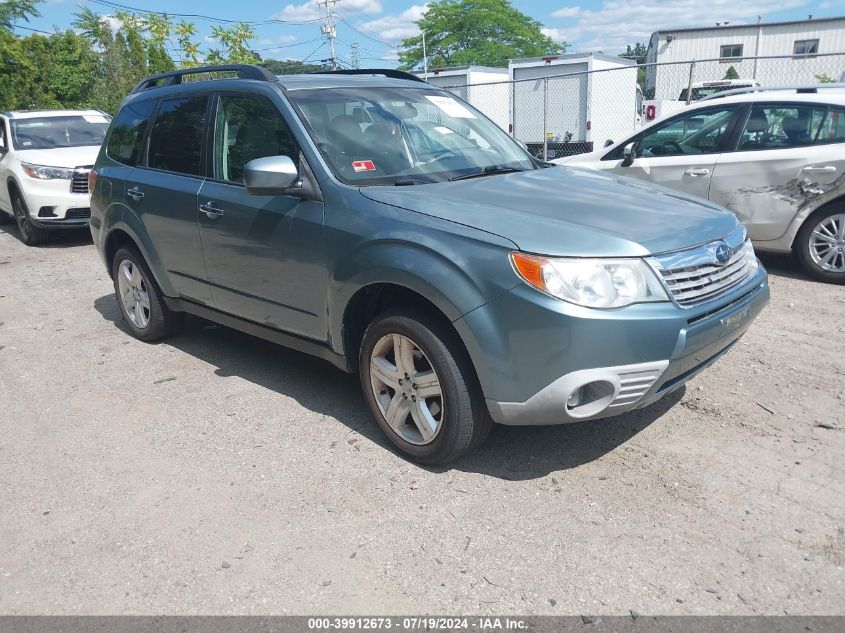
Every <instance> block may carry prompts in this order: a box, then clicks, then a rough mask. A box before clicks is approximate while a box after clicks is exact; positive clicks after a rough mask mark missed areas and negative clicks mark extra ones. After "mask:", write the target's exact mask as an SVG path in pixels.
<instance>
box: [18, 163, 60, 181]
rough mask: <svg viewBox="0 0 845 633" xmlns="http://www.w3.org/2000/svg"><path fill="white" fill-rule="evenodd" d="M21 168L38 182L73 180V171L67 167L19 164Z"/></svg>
mask: <svg viewBox="0 0 845 633" xmlns="http://www.w3.org/2000/svg"><path fill="white" fill-rule="evenodd" d="M21 167H23V170H24V171H25V172H26V175H27V176H29V177H30V178H38V179H39V180H70V179H71V178H73V169H68V168H67V167H47V166H46V165H30V164H29V163H21Z"/></svg>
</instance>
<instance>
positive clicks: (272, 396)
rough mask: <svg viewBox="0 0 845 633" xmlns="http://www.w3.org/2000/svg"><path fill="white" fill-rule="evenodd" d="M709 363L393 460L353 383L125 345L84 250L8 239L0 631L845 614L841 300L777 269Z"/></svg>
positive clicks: (260, 348) (203, 337) (104, 286)
mask: <svg viewBox="0 0 845 633" xmlns="http://www.w3.org/2000/svg"><path fill="white" fill-rule="evenodd" d="M764 263H765V264H766V265H767V267H768V268H769V270H770V273H771V277H770V280H771V288H772V302H771V305H770V306H769V307H768V308H767V309H766V310H765V311H764V313H763V314H762V315H761V317H760V318H759V319H758V321H757V322H756V323H755V324H754V325H753V326H752V328H751V330H750V331H749V333H748V334H747V335H746V336H745V338H744V339H743V340H742V341H741V342H740V343H739V344H738V345H737V346H736V347H735V348H734V349H733V350H732V351H731V352H730V353H729V354H728V355H727V356H726V357H725V358H723V359H722V360H721V361H720V362H719V363H718V364H717V365H716V366H715V367H713V368H711V369H710V370H708V371H707V372H705V373H704V374H703V375H701V376H699V377H698V378H696V379H695V380H693V381H692V382H691V383H689V385H688V386H687V388H686V391H685V392H681V393H679V394H676V395H675V396H674V397H672V398H671V399H669V400H668V401H664V402H659V403H657V404H655V405H653V406H652V407H650V408H647V409H645V410H643V411H640V412H636V413H634V414H630V415H624V416H621V417H619V418H615V419H611V420H605V421H598V422H592V423H584V424H575V425H570V426H561V427H547V428H503V427H500V428H497V429H496V430H495V431H494V433H493V435H492V437H491V438H490V440H489V441H488V442H487V444H486V445H485V446H484V447H483V448H482V449H481V450H478V451H477V452H476V453H474V454H473V455H472V456H470V457H468V458H466V459H464V460H463V461H460V462H458V463H456V464H453V465H452V466H451V467H449V468H442V469H423V468H419V467H417V466H414V465H412V464H410V463H408V462H406V461H404V460H402V459H401V458H399V457H398V456H397V455H395V454H394V453H393V452H391V450H389V448H388V447H387V443H386V441H385V440H384V439H382V437H381V436H380V433H379V430H378V428H377V426H376V424H375V423H374V422H373V421H371V419H370V418H369V415H368V413H367V411H366V409H365V405H364V402H363V399H362V396H361V395H360V394H359V389H358V384H357V381H356V378H355V377H352V376H347V375H345V374H343V373H341V372H340V371H338V370H336V369H334V368H332V367H331V366H330V365H329V364H327V363H325V362H322V361H319V360H315V359H312V358H310V357H307V356H304V355H302V354H299V353H296V352H293V351H289V350H286V349H284V348H281V347H276V346H274V345H271V344H269V343H265V342H263V341H260V340H258V339H254V338H251V337H249V336H246V335H243V334H240V333H238V332H235V331H232V330H229V329H226V328H222V327H217V326H214V325H211V324H209V323H207V322H205V321H201V320H198V319H191V320H189V322H188V326H187V328H186V330H185V332H184V333H183V334H181V335H179V336H177V337H175V338H173V339H171V340H168V341H167V342H164V343H160V344H155V345H149V344H144V343H141V342H139V341H136V340H135V339H133V338H131V337H130V336H129V335H128V334H127V333H126V331H125V328H124V327H123V325H122V323H121V321H120V318H119V312H118V308H117V304H116V303H115V299H114V297H113V294H112V287H111V282H110V280H109V279H108V277H107V276H106V273H105V271H104V269H103V267H102V265H101V264H100V262H99V260H98V258H97V256H96V253H95V250H94V247H93V246H92V245H91V243H90V240H87V239H86V237H85V235H84V234H82V235H69V234H68V235H63V236H61V237H60V238H58V239H57V240H55V241H54V242H53V243H52V244H50V245H48V246H46V247H42V248H27V247H25V246H23V245H22V244H21V243H20V242H19V241H18V239H17V234H16V232H15V231H14V230H13V229H10V228H8V227H3V230H0V482H2V483H0V544H2V547H0V613H3V614H117V613H120V614H130V613H131V614H177V613H178V614H223V613H226V614H234V613H250V614H266V613H273V614H284V613H295V614H323V613H343V612H345V613H396V614H401V613H440V614H459V613H474V614H485V613H498V614H504V613H514V614H571V613H601V614H627V613H628V612H629V610H631V609H633V610H635V611H637V612H639V613H650V614H670V613H671V614H712V613H720V614H725V613H730V614H757V613H766V614H777V613H791V614H843V613H845V570H843V565H845V477H843V475H845V409H843V404H845V403H843V397H845V287H841V286H840V287H836V286H831V285H824V284H819V283H814V282H811V281H808V280H807V279H805V278H804V277H803V276H802V274H801V273H800V271H798V269H797V268H796V267H795V266H794V265H793V264H792V262H791V261H790V260H789V259H788V258H774V257H767V258H765V260H764Z"/></svg>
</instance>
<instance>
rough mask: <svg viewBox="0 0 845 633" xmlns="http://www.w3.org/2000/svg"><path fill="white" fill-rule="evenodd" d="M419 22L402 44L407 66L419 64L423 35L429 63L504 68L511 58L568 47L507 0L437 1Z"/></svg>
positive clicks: (420, 61)
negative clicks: (423, 35) (416, 33)
mask: <svg viewBox="0 0 845 633" xmlns="http://www.w3.org/2000/svg"><path fill="white" fill-rule="evenodd" d="M418 25H419V28H420V31H421V34H420V35H416V36H414V37H409V38H407V39H405V40H403V41H402V44H401V45H400V51H399V61H400V63H401V65H402V67H403V68H405V69H412V68H417V67H419V66H420V65H421V63H422V60H423V47H422V33H425V39H426V52H427V54H428V58H429V66H460V65H464V64H479V65H485V66H507V64H508V60H509V59H514V58H517V57H537V56H542V55H554V54H557V53H563V52H565V51H566V44H558V43H556V42H554V41H553V40H552V39H551V38H549V37H547V36H546V35H544V34H543V33H542V31H541V30H540V29H541V28H542V24H540V23H539V22H538V21H537V20H534V19H532V18H530V17H529V16H527V15H525V14H524V13H522V12H521V11H519V10H518V9H516V8H514V7H513V6H512V5H511V3H510V2H509V0H436V1H435V2H432V3H430V4H429V5H428V11H427V12H426V14H425V16H423V18H422V19H421V20H420V21H419V22H418Z"/></svg>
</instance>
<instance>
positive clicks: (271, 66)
mask: <svg viewBox="0 0 845 633" xmlns="http://www.w3.org/2000/svg"><path fill="white" fill-rule="evenodd" d="M261 65H262V66H264V68H266V69H267V70H269V71H270V72H271V73H273V74H274V75H302V74H305V73H318V72H320V71H324V70H329V69H330V66H328V65H326V64H307V63H305V64H304V63H302V62H300V61H295V60H287V59H284V60H278V59H265V60H264V61H262V62H261Z"/></svg>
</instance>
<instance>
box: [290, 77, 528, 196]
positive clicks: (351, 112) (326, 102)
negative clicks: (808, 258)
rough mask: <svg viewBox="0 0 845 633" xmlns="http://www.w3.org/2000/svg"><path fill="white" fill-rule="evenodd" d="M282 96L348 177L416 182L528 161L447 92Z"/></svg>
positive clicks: (515, 167)
mask: <svg viewBox="0 0 845 633" xmlns="http://www.w3.org/2000/svg"><path fill="white" fill-rule="evenodd" d="M287 95H288V97H289V98H290V100H291V102H292V103H293V105H294V107H296V109H297V110H298V111H299V115H300V117H301V118H302V119H303V121H305V123H306V125H307V127H308V128H309V131H310V133H311V136H312V138H313V140H314V143H315V144H316V145H317V147H318V148H319V149H320V152H321V153H322V154H323V157H324V158H325V159H326V162H327V163H328V164H329V166H330V167H331V169H332V171H333V172H334V174H335V176H336V177H337V178H338V179H340V180H341V181H343V182H345V183H347V184H352V185H386V184H389V185H393V184H409V185H410V184H422V183H428V182H440V181H444V180H449V179H450V178H456V177H460V176H467V175H472V174H476V173H483V174H494V173H499V172H505V171H521V170H525V169H534V168H535V164H534V162H533V161H532V159H531V157H530V156H529V155H528V153H527V152H526V151H525V150H523V149H522V147H520V146H519V145H518V144H517V143H516V142H515V141H514V140H513V139H512V138H511V137H510V136H508V135H507V134H505V132H503V131H502V130H501V129H499V128H498V127H497V126H496V125H495V124H494V123H492V122H490V121H489V120H487V119H486V118H485V117H484V116H483V115H482V114H480V113H479V112H478V111H477V110H475V109H473V108H472V107H471V106H469V105H467V104H466V103H465V102H463V101H460V100H459V99H457V98H456V97H454V96H453V95H451V94H449V93H447V92H441V91H437V90H430V89H417V88H363V89H361V88H337V89H332V90H302V91H291V92H288V93H287Z"/></svg>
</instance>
